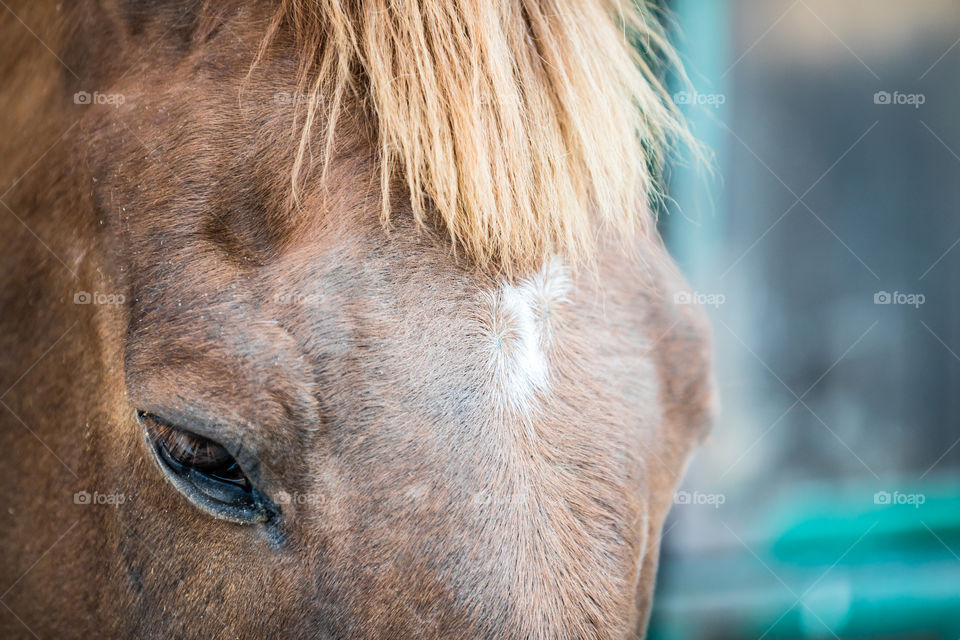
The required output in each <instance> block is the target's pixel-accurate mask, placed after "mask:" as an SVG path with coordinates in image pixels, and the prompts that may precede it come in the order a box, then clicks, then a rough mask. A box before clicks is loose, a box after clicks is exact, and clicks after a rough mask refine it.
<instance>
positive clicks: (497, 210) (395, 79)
mask: <svg viewBox="0 0 960 640" xmlns="http://www.w3.org/2000/svg"><path fill="white" fill-rule="evenodd" d="M280 43H285V44H287V45H289V44H290V43H293V44H294V46H295V48H296V50H297V51H298V52H299V56H300V60H299V73H298V86H299V96H298V97H299V98H300V100H301V101H302V103H303V105H304V106H303V110H302V114H301V120H300V122H301V124H302V129H301V135H300V140H299V148H298V150H297V153H296V160H295V162H294V166H293V169H292V175H291V182H292V192H293V194H294V199H296V198H297V195H298V193H299V192H300V190H301V189H303V188H304V187H305V186H306V185H305V184H303V183H304V181H305V180H306V178H307V176H308V175H310V174H309V172H307V171H305V166H306V165H308V164H309V163H310V162H311V159H312V157H313V151H311V150H310V140H311V135H312V134H311V129H312V128H314V125H315V124H316V123H318V122H325V123H326V128H325V137H326V145H325V148H326V151H327V153H325V154H323V157H324V158H330V157H331V155H332V154H331V153H330V151H331V149H332V148H333V146H334V141H335V139H336V135H337V125H336V123H337V120H338V117H339V116H341V115H342V114H341V112H342V110H344V109H345V107H346V105H347V104H348V103H349V104H350V105H356V104H365V105H367V106H368V107H369V109H370V115H371V116H372V120H373V123H372V124H373V126H374V128H375V129H376V137H377V140H378V164H379V175H380V182H381V197H382V200H381V203H380V204H381V207H380V209H381V215H382V218H383V221H384V222H387V221H388V220H389V218H390V216H391V210H392V208H395V207H393V206H392V205H394V204H395V203H393V202H392V201H391V193H392V192H393V193H395V192H396V191H395V190H393V191H392V190H391V188H390V185H391V184H393V183H394V182H395V181H400V182H401V183H402V184H403V185H404V186H405V187H406V191H407V194H408V195H409V200H410V204H411V209H412V213H413V217H414V219H415V220H416V222H417V223H418V225H419V226H422V225H423V224H425V223H427V222H431V223H437V226H438V227H439V229H440V230H441V231H442V232H444V233H445V234H446V235H447V236H448V237H449V239H450V241H451V242H452V244H453V246H454V247H455V248H456V250H458V251H459V252H461V253H462V254H465V255H466V256H467V257H468V258H470V259H471V260H472V261H473V262H474V263H476V264H478V265H479V266H481V267H495V268H496V269H497V270H499V271H501V272H503V273H505V274H507V275H512V274H514V273H521V272H526V273H529V272H532V271H533V270H535V268H537V267H539V265H540V264H541V263H542V262H543V260H544V259H545V258H546V257H547V256H549V255H551V254H556V255H560V256H563V257H564V258H565V259H566V260H567V261H568V263H569V264H570V265H571V266H572V267H574V268H575V267H576V266H577V265H579V264H582V263H589V262H591V260H592V258H593V256H594V253H595V246H594V245H595V238H596V233H597V230H598V228H599V227H604V228H607V229H612V230H613V231H614V232H615V233H616V234H617V235H619V236H620V237H623V238H624V239H625V240H626V241H627V242H628V243H629V242H630V241H631V240H633V239H635V238H636V236H637V235H638V234H644V233H645V232H646V231H647V230H648V229H649V228H650V227H651V226H652V225H651V224H650V220H651V218H652V215H651V213H650V210H651V207H650V206H649V202H650V200H651V199H655V198H657V197H659V191H658V186H657V180H656V178H655V176H657V175H658V173H659V168H660V166H661V163H662V161H663V159H664V155H665V153H666V152H667V150H668V149H669V147H670V146H671V144H672V143H673V142H676V141H677V140H683V141H687V140H689V137H688V133H687V132H686V129H685V128H684V125H683V122H682V118H681V116H680V115H679V113H678V112H677V110H676V108H675V107H674V105H673V103H672V102H671V100H670V98H669V96H668V95H667V93H666V91H665V90H664V87H663V86H662V85H661V83H660V82H659V80H658V76H657V73H656V71H655V68H654V67H655V66H656V64H658V63H660V62H664V61H668V62H670V61H672V60H673V59H674V53H673V50H672V49H671V48H670V45H669V44H668V43H667V42H666V40H665V38H664V36H663V32H662V29H661V27H660V25H659V23H658V22H657V17H656V16H655V15H654V13H653V11H652V9H650V8H649V7H648V6H647V5H645V4H640V5H635V4H634V3H632V2H631V3H621V2H618V1H617V0H593V1H590V2H581V3H573V4H570V3H563V2H557V1H555V0H470V1H468V2H457V3H451V2H446V1H445V0H426V1H424V2H411V3H396V2H390V1H389V0H282V1H281V2H280V3H279V6H278V8H277V10H276V13H275V15H274V17H273V20H272V22H271V23H270V25H269V27H268V29H267V33H266V36H265V38H264V39H263V42H262V45H261V47H260V51H259V55H258V56H257V62H260V61H262V60H263V58H264V57H265V56H269V55H270V53H271V51H272V50H273V48H274V47H276V46H278V45H279V44H280ZM254 66H256V63H255V65H254ZM298 104H299V102H298Z"/></svg>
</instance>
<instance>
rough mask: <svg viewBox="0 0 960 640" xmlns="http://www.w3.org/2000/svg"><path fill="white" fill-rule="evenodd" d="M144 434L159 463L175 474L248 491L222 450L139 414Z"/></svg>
mask: <svg viewBox="0 0 960 640" xmlns="http://www.w3.org/2000/svg"><path fill="white" fill-rule="evenodd" d="M140 419H141V421H143V422H145V423H146V426H147V430H148V433H149V434H150V436H151V439H152V440H153V441H154V445H155V446H156V447H157V448H158V451H159V453H160V454H161V456H162V457H163V459H164V460H165V461H166V462H167V463H169V464H170V465H171V466H172V467H174V470H175V471H178V472H184V471H186V470H193V471H195V472H197V473H200V474H203V475H205V476H208V477H210V478H212V479H214V480H218V481H220V482H228V483H230V484H234V485H237V486H239V487H244V488H248V487H249V484H250V483H249V481H248V480H247V477H246V475H244V473H243V470H242V469H241V468H240V465H239V464H238V463H237V461H236V459H234V457H233V456H232V455H230V452H229V451H227V449H226V448H225V447H223V446H222V445H220V444H218V443H217V442H214V441H213V440H210V439H209V438H205V437H203V436H200V435H197V434H195V433H191V432H189V431H186V430H183V429H180V428H177V427H174V426H172V425H169V424H167V423H165V422H164V421H162V420H161V419H159V418H157V417H156V416H153V415H150V414H141V415H140Z"/></svg>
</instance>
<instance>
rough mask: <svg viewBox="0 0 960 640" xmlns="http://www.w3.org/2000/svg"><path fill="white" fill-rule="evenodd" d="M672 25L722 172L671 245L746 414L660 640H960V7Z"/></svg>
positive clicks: (727, 386)
mask: <svg viewBox="0 0 960 640" xmlns="http://www.w3.org/2000/svg"><path fill="white" fill-rule="evenodd" d="M666 6H667V8H668V9H669V10H670V11H671V12H672V13H673V14H674V19H675V23H676V33H675V41H676V42H677V44H678V45H679V48H680V50H681V53H682V57H683V60H684V62H685V64H686V65H687V70H688V72H689V74H690V78H691V81H692V83H693V87H694V89H693V90H686V89H684V88H683V87H682V86H681V85H679V84H678V85H677V86H676V93H675V94H674V99H675V101H676V102H677V103H679V104H682V106H683V108H684V109H685V111H686V113H687V115H688V117H689V118H690V120H691V122H692V124H693V126H694V128H695V130H696V134H697V135H698V137H699V138H700V139H701V140H703V141H704V142H705V143H706V144H707V145H708V146H709V147H711V148H712V150H713V152H714V154H715V159H714V164H715V167H716V171H715V175H714V176H712V177H710V176H707V177H704V175H703V174H702V173H699V172H697V171H694V170H692V169H689V168H685V167H683V166H676V167H674V168H673V169H672V170H671V175H670V183H671V194H672V196H673V198H674V200H675V201H674V202H671V203H668V205H667V206H666V211H665V212H664V214H663V215H662V217H661V226H662V231H663V233H664V235H665V237H666V238H667V242H668V245H669V247H670V249H671V251H672V253H673V254H674V255H675V256H676V257H677V259H678V261H679V262H680V264H681V267H682V269H683V270H684V272H685V273H686V274H687V277H688V279H689V281H690V284H691V292H690V294H689V296H687V298H685V299H683V300H680V302H684V303H690V304H703V305H705V306H706V308H707V310H708V313H709V314H710V316H711V319H712V322H713V325H714V333H715V339H716V354H717V377H718V384H719V389H720V393H721V400H722V409H723V410H722V415H721V418H720V421H719V423H718V424H717V425H716V428H715V430H714V432H713V434H712V435H711V437H710V439H709V440H708V441H707V442H706V443H705V444H704V445H703V446H702V447H701V448H700V450H699V451H698V453H697V454H696V456H695V457H694V459H693V461H692V463H691V466H690V469H689V471H688V474H687V476H686V479H685V481H684V484H683V486H682V489H681V490H680V491H679V492H678V493H677V495H676V497H675V500H674V502H675V505H674V508H673V511H672V514H671V516H670V518H669V520H668V521H667V524H666V526H665V537H664V545H663V552H662V558H661V570H660V579H659V584H658V593H657V596H656V599H655V610H654V615H653V620H652V624H651V629H650V637H651V638H653V639H656V640H666V639H669V640H673V639H691V638H694V639H695V638H714V639H722V638H754V639H763V638H952V639H957V638H960V499H958V498H960V296H958V295H957V291H956V290H957V288H958V286H960V246H958V245H960V215H958V208H960V118H958V114H960V82H958V80H960V2H957V0H919V1H915V2H904V1H903V0H869V1H867V0H864V1H838V0H763V1H759V0H729V1H721V0H672V1H670V2H667V3H666Z"/></svg>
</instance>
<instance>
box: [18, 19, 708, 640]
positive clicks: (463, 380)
mask: <svg viewBox="0 0 960 640" xmlns="http://www.w3.org/2000/svg"><path fill="white" fill-rule="evenodd" d="M2 4H3V8H2V9H0V11H2V14H3V15H2V18H0V33H2V34H3V37H2V38H0V42H2V44H0V49H2V51H3V53H2V56H0V67H2V78H3V80H4V82H3V88H2V89H0V131H2V132H3V135H2V137H0V138H2V141H0V145H2V157H3V159H4V160H3V163H2V166H0V193H2V195H0V204H2V208H0V225H2V233H0V237H2V247H3V249H2V251H0V255H2V264H3V280H2V287H0V344H2V353H3V358H2V363H0V404H2V406H0V425H2V429H0V456H2V461H3V463H2V465H0V478H2V486H3V487H4V489H5V505H4V513H3V520H2V524H0V540H2V544H0V577H2V583H0V589H2V592H0V604H2V605H3V606H2V607H0V635H2V636H3V637H4V638H54V637H56V638H89V637H94V636H97V637H124V638H168V637H172V638H241V639H247V638H331V639H332V638H349V639H374V638H380V639H387V638H389V639H402V638H469V639H494V638H497V639H510V638H517V639H520V638H523V639H546V638H603V639H613V638H636V637H641V636H643V635H644V633H645V629H646V624H647V619H648V616H649V611H650V603H651V597H652V592H653V586H654V582H655V576H656V568H657V559H658V547H659V543H660V537H661V529H662V525H663V522H664V518H665V516H666V513H667V511H668V509H669V507H670V505H671V504H672V502H673V494H674V491H675V488H676V486H677V483H678V481H679V479H680V477H681V475H682V472H683V470H684V467H685V465H686V464H687V461H688V459H689V457H690V455H691V452H692V451H693V450H694V449H695V447H696V445H697V443H698V442H699V441H700V440H701V439H702V438H703V436H704V434H705V433H706V431H707V428H708V427H709V425H710V422H711V420H712V416H713V413H714V409H713V407H714V400H713V398H714V393H713V383H712V372H711V368H712V365H711V355H710V352H711V346H710V345H711V343H710V329H709V325H708V323H707V321H706V319H705V317H704V315H703V313H702V311H701V310H700V309H699V308H698V307H697V306H696V305H689V304H677V300H678V299H680V298H678V295H679V293H678V292H683V291H685V290H686V284H685V283H684V281H683V279H682V277H681V276H680V275H679V272H678V269H677V268H676V266H675V265H674V263H673V262H672V261H671V259H670V257H669V255H668V253H667V251H666V250H665V248H664V245H663V242H662V241H661V239H660V238H659V235H658V233H657V229H656V223H655V220H654V214H653V211H654V209H655V206H654V204H655V202H656V201H657V199H658V198H663V197H665V196H664V194H663V189H662V187H661V186H660V185H662V183H663V180H662V175H663V166H664V162H665V160H666V159H667V158H669V157H670V154H671V153H673V152H672V151H671V149H675V148H676V147H677V145H678V144H682V142H683V139H684V137H685V136H687V135H689V134H688V133H687V131H686V128H685V127H684V124H683V119H682V116H681V115H680V114H679V113H678V112H677V110H676V108H675V107H674V106H673V104H672V102H671V101H670V99H669V95H668V93H667V91H666V89H665V87H664V84H663V83H662V82H661V78H662V77H663V76H662V73H663V71H662V70H663V69H664V68H666V67H667V66H669V65H670V64H671V60H673V59H674V57H675V54H674V52H673V50H672V49H671V48H670V45H669V43H668V42H667V39H666V37H665V36H664V33H665V31H664V28H663V27H662V25H661V22H662V20H661V16H660V15H659V14H658V13H656V11H655V10H654V8H652V7H650V6H647V5H645V4H643V5H637V6H634V5H633V4H632V3H620V2H616V1H614V0H584V1H583V2H577V3H564V2H560V1H559V0H464V1H463V2H457V3H450V2H444V1H442V0H421V1H420V2H396V1H388V0H264V1H263V2H243V1H240V0H150V1H143V0H99V1H97V2H56V3H55V2H53V1H52V0H50V1H48V0H5V2H3V3H2Z"/></svg>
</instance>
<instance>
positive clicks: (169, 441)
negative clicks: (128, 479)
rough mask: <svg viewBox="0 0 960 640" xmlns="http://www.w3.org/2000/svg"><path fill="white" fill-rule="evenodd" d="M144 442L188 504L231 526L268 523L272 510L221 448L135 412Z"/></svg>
mask: <svg viewBox="0 0 960 640" xmlns="http://www.w3.org/2000/svg"><path fill="white" fill-rule="evenodd" d="M137 415H138V417H139V419H140V423H141V424H142V425H143V426H144V427H145V429H146V437H147V441H148V442H149V443H150V445H151V447H152V449H153V453H154V456H155V457H156V459H157V461H158V463H159V464H160V466H161V468H162V469H163V471H164V472H165V473H166V474H167V477H168V478H169V479H170V480H171V481H172V482H173V484H174V486H176V487H177V488H178V489H179V490H180V491H181V492H182V493H184V494H185V495H186V497H187V498H188V499H190V501H191V502H193V503H194V504H195V505H197V506H198V507H200V508H202V509H204V510H205V511H207V512H209V513H211V514H212V515H214V516H216V517H219V518H223V519H226V520H232V521H234V522H244V523H245V522H258V521H259V522H262V521H265V520H269V519H270V517H271V509H270V508H269V506H268V502H269V501H266V500H265V499H264V497H263V496H262V495H261V494H260V493H259V492H257V491H256V490H255V489H254V487H253V485H252V484H251V482H250V480H249V479H248V478H247V476H246V474H245V473H244V472H243V469H241V467H240V464H239V463H238V462H237V460H236V459H235V458H234V457H233V456H232V455H231V454H230V452H229V451H228V450H227V448H226V447H224V446H223V445H221V444H219V443H217V442H215V441H213V440H211V439H209V438H206V437H204V436H201V435H198V434H196V433H192V432H190V431H187V430H186V429H182V428H180V427H176V426H174V425H172V424H170V423H168V422H166V421H165V420H163V419H162V418H159V417H157V416H155V415H152V414H149V413H144V412H138V414H137Z"/></svg>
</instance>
